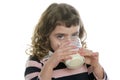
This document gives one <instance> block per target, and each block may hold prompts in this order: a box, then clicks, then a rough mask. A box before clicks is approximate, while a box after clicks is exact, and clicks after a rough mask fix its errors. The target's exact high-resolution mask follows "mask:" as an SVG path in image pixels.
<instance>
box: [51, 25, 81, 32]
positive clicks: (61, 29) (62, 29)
mask: <svg viewBox="0 0 120 80" xmlns="http://www.w3.org/2000/svg"><path fill="white" fill-rule="evenodd" d="M79 29H80V27H79V26H71V27H66V26H63V25H59V26H56V28H55V29H54V30H53V32H52V33H56V34H57V33H64V34H72V33H75V32H79Z"/></svg>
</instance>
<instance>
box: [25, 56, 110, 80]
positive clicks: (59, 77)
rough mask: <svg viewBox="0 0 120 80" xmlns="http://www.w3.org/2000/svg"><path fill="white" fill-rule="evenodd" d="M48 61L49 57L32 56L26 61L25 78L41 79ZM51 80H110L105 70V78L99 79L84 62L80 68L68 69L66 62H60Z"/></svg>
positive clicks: (30, 79) (29, 79)
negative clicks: (42, 71) (38, 57)
mask: <svg viewBox="0 0 120 80" xmlns="http://www.w3.org/2000/svg"><path fill="white" fill-rule="evenodd" d="M46 61H47V58H45V59H43V60H41V61H40V60H38V59H37V58H36V57H31V58H30V59H29V60H28V61H27V63H26V69H25V74H24V76H25V80H41V79H40V72H41V70H42V67H43V66H44V63H45V62H46ZM51 80H108V78H107V75H106V73H105V72H104V79H97V77H96V76H95V75H94V73H93V68H92V66H90V65H86V64H84V65H83V66H82V67H80V68H78V69H68V68H67V67H66V66H65V64H64V63H62V62H60V63H59V64H58V65H57V67H55V68H54V69H53V74H52V78H51Z"/></svg>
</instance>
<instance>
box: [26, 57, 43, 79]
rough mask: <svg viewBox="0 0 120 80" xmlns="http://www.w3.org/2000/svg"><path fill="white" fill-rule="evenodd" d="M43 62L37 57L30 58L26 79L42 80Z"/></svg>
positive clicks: (27, 64)
mask: <svg viewBox="0 0 120 80" xmlns="http://www.w3.org/2000/svg"><path fill="white" fill-rule="evenodd" d="M42 66H43V64H42V63H41V62H40V61H37V60H35V59H30V60H28V61H27V62H26V68H25V73H24V77H25V80H40V77H39V75H40V71H41V68H42Z"/></svg>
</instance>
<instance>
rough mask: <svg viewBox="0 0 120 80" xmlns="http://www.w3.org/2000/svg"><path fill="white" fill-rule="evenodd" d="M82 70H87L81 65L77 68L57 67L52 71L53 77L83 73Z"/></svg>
mask: <svg viewBox="0 0 120 80" xmlns="http://www.w3.org/2000/svg"><path fill="white" fill-rule="evenodd" d="M83 72H88V70H87V67H86V66H85V65H83V66H82V67H80V68H79V69H68V68H65V69H59V70H54V71H53V77H55V78H58V77H63V76H69V75H74V74H78V73H83Z"/></svg>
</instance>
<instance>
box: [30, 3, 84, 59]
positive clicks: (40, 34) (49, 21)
mask: <svg viewBox="0 0 120 80" xmlns="http://www.w3.org/2000/svg"><path fill="white" fill-rule="evenodd" d="M62 24H64V25H65V26H66V27H71V26H72V25H75V26H76V25H79V26H80V31H79V32H80V33H79V37H80V39H81V42H82V46H83V47H86V43H85V39H86V31H85V29H84V26H83V23H82V21H81V19H80V15H79V13H78V11H77V10H76V9H75V8H74V7H72V6H71V5H69V4H65V3H60V4H57V3H53V4H51V5H50V6H49V7H48V8H47V9H46V10H45V11H44V12H43V14H42V15H41V18H40V20H39V22H38V24H37V25H36V27H35V30H34V33H33V36H32V55H33V56H36V57H37V58H38V59H42V58H43V57H45V56H46V55H48V52H49V51H50V50H51V51H52V48H51V46H50V41H49V36H50V34H51V32H52V31H53V30H54V29H55V27H56V26H57V25H62Z"/></svg>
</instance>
